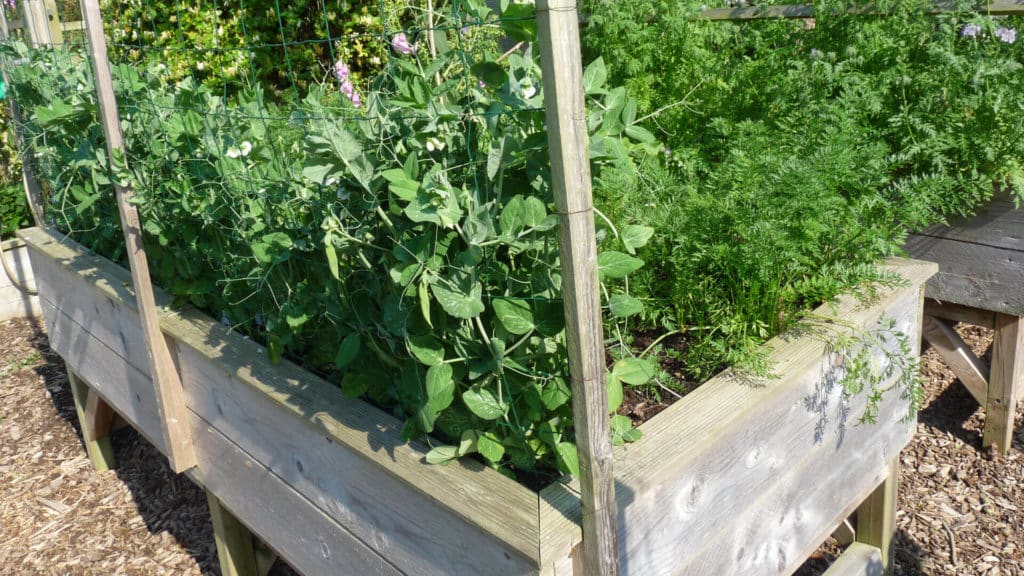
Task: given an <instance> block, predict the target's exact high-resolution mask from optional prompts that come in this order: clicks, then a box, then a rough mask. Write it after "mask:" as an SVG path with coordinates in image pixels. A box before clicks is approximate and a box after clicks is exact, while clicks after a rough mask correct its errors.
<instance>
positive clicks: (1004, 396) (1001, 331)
mask: <svg viewBox="0 0 1024 576" xmlns="http://www.w3.org/2000/svg"><path fill="white" fill-rule="evenodd" d="M995 332H996V335H995V342H993V344H992V369H991V370H990V374H989V381H988V398H987V402H986V405H985V432H984V435H983V436H982V441H981V443H982V446H984V447H986V448H987V447H989V446H992V445H995V446H996V449H997V450H998V451H999V452H1000V453H1001V454H1003V455H1006V453H1007V452H1009V451H1010V446H1011V443H1012V441H1013V418H1014V415H1015V414H1016V413H1017V396H1018V392H1019V391H1020V390H1021V388H1024V317H1020V316H1013V315H1010V314H1002V313H999V314H996V330H995Z"/></svg>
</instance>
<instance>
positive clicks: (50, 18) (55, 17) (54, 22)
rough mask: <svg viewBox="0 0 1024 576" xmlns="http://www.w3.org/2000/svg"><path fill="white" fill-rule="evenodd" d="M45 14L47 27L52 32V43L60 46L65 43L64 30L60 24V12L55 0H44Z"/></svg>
mask: <svg viewBox="0 0 1024 576" xmlns="http://www.w3.org/2000/svg"><path fill="white" fill-rule="evenodd" d="M42 4H43V15H44V16H45V17H46V27H47V29H48V30H49V33H50V44H52V45H54V46H60V45H62V44H64V30H63V28H61V24H60V14H59V13H58V12H57V2H56V1H55V0H43V2H42Z"/></svg>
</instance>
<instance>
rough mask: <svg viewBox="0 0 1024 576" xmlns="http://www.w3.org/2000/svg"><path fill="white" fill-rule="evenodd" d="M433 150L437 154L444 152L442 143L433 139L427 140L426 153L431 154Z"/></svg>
mask: <svg viewBox="0 0 1024 576" xmlns="http://www.w3.org/2000/svg"><path fill="white" fill-rule="evenodd" d="M435 150H437V151H438V152H440V151H441V150H444V142H442V141H440V140H438V139H437V138H433V137H431V138H427V151H428V152H433V151H435Z"/></svg>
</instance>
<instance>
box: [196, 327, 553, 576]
mask: <svg viewBox="0 0 1024 576" xmlns="http://www.w3.org/2000/svg"><path fill="white" fill-rule="evenodd" d="M179 358H180V361H181V369H182V378H183V381H184V382H185V383H186V395H187V400H188V405H189V408H190V410H193V411H195V412H196V413H197V414H199V415H200V416H201V417H203V419H204V420H206V421H207V422H210V423H211V425H212V426H214V427H215V428H217V430H219V431H220V432H221V433H222V434H223V435H224V436H225V437H228V438H232V439H233V440H234V441H235V442H236V443H237V444H238V445H239V447H240V448H242V449H243V450H245V451H246V453H248V454H249V455H250V456H251V457H252V458H253V459H255V460H256V461H257V462H261V463H264V464H265V465H266V466H267V467H268V468H269V469H270V470H271V471H272V472H273V473H274V474H275V475H276V476H278V477H279V478H281V479H282V480H284V481H285V482H286V483H287V484H288V485H289V486H291V487H293V488H294V489H295V490H296V491H298V492H299V493H301V494H303V495H305V497H306V498H308V499H310V500H311V501H312V502H314V503H315V504H316V505H317V506H318V507H320V508H321V509H322V510H324V511H325V512H326V513H327V514H328V515H329V516H330V517H332V518H335V519H337V520H338V521H339V522H340V523H341V524H342V525H344V526H346V527H348V529H349V530H350V531H351V532H352V533H353V535H355V536H356V537H357V538H359V539H360V540H361V541H363V542H365V543H366V544H367V545H368V546H369V547H370V548H371V549H373V550H375V551H377V552H378V553H379V554H381V555H382V556H384V557H386V558H388V559H389V561H390V562H391V563H392V564H394V565H395V566H396V567H397V568H399V569H400V570H402V571H404V572H409V573H414V574H418V575H423V576H428V575H436V576H442V575H448V574H525V573H528V572H530V571H531V570H535V568H534V566H535V563H534V561H533V556H534V555H535V547H536V540H534V541H533V543H532V545H533V548H532V549H531V548H527V549H526V550H516V549H515V548H513V547H511V546H509V545H507V544H503V543H501V542H500V541H498V540H497V539H496V538H495V537H494V536H492V535H490V534H488V533H486V532H484V531H483V530H481V529H480V528H479V527H478V526H476V525H475V524H473V523H470V522H467V521H466V520H465V519H462V518H459V517H458V516H457V515H455V514H454V513H452V512H451V511H449V510H447V509H446V508H445V507H444V506H442V505H440V504H439V503H438V502H437V501H436V500H435V499H432V498H426V497H424V496H423V495H422V494H421V493H420V492H418V491H417V490H416V489H415V488H414V487H413V486H410V485H409V484H408V483H407V482H406V481H405V480H404V479H402V478H399V477H396V476H392V475H391V474H389V473H387V472H385V471H383V470H381V469H380V468H378V467H376V466H373V465H372V463H371V462H370V461H368V460H367V459H365V458H364V457H363V456H362V455H361V454H359V453H358V452H356V451H353V450H351V449H350V448H348V447H347V446H345V445H344V444H341V443H338V442H336V441H335V439H334V437H333V436H332V435H330V434H328V433H326V432H325V431H324V430H323V429H322V428H321V427H318V426H313V425H311V424H310V423H309V422H308V421H307V417H309V416H312V417H313V418H314V419H319V418H323V419H328V418H330V417H331V415H332V413H333V412H334V411H333V410H332V409H331V407H330V406H321V407H320V408H319V411H320V412H319V414H316V413H314V414H304V415H299V414H294V413H290V412H286V411H284V410H282V409H281V406H280V404H278V403H277V402H276V401H275V400H274V399H272V398H270V397H269V396H268V395H267V394H264V393H263V392H261V391H259V390H257V389H255V388H253V387H252V386H250V385H248V384H247V383H245V382H242V381H241V380H239V379H238V378H237V377H234V376H231V375H229V374H227V373H226V372H225V371H224V370H223V368H221V366H220V365H219V364H220V363H221V362H223V361H225V360H226V361H228V362H229V363H231V364H232V365H236V362H237V361H238V360H240V359H239V358H231V357H221V358H218V359H217V360H210V359H208V358H207V357H205V356H203V355H201V354H200V353H199V352H197V351H195V350H193V349H191V348H189V347H188V346H184V345H183V346H181V348H180V350H179ZM240 370H245V367H241V368H240ZM336 401H337V402H338V403H342V402H345V401H346V400H345V399H344V398H343V397H342V396H341V394H340V392H338V396H337V399H336ZM394 448H395V446H394V444H390V445H389V444H382V445H378V446H377V447H376V449H377V450H379V451H380V452H382V453H385V454H386V453H388V452H389V451H391V450H392V449H394ZM420 468H423V469H426V471H428V472H429V471H430V470H431V468H430V467H426V466H423V465H420ZM453 489H454V487H452V486H444V485H440V484H438V485H436V486H435V490H437V491H448V490H453ZM533 502H534V506H533V510H532V513H533V514H536V497H534V500H533ZM506 506H507V505H506ZM497 512H498V513H502V514H505V515H506V517H507V518H508V520H509V521H510V522H511V521H515V516H516V515H517V512H516V511H515V510H510V509H508V508H507V507H506V508H503V509H501V510H498V511H497ZM524 544H525V543H524ZM439 550H444V551H445V552H444V553H443V554H439V553H437V551H439Z"/></svg>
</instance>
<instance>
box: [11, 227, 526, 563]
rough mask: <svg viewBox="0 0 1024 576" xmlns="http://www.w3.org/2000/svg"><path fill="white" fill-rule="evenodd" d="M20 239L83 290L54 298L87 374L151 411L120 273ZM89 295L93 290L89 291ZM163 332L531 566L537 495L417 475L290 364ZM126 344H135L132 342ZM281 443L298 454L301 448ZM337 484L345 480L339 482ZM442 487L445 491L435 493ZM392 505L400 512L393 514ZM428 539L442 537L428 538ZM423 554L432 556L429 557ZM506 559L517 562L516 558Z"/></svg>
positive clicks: (388, 433)
mask: <svg viewBox="0 0 1024 576" xmlns="http://www.w3.org/2000/svg"><path fill="white" fill-rule="evenodd" d="M24 235H25V236H26V239H28V240H29V241H30V243H32V245H33V246H37V247H38V251H39V255H38V256H34V257H35V258H38V259H40V260H41V261H43V262H42V264H41V267H42V268H44V269H45V270H46V271H47V276H46V277H47V278H52V279H53V283H55V284H57V285H68V286H82V287H81V288H80V289H75V290H64V291H61V292H59V293H58V294H56V295H52V297H54V298H60V299H61V301H62V303H64V304H65V305H66V306H67V307H68V309H69V310H70V313H72V314H75V315H76V316H77V319H78V321H79V322H78V324H80V325H82V326H85V327H87V328H88V331H89V332H90V333H92V334H94V335H96V336H97V338H99V340H100V341H102V342H104V343H106V345H105V346H104V348H106V349H107V350H106V351H105V352H102V351H101V352H102V353H101V354H97V353H94V352H92V351H90V350H86V351H83V353H82V354H80V356H83V357H85V358H84V360H85V361H88V362H90V364H91V366H92V368H93V369H94V370H97V371H98V372H100V373H102V367H103V364H104V363H108V364H109V365H110V366H111V367H112V368H113V369H115V370H120V371H124V372H127V374H122V375H120V377H118V378H115V379H114V380H115V384H116V385H117V386H119V387H120V388H123V389H124V390H123V391H121V390H119V391H118V394H117V395H118V397H119V398H120V397H121V396H122V395H123V396H124V398H125V399H127V400H129V402H128V403H129V408H135V409H136V411H137V410H138V409H139V408H141V406H133V405H132V402H134V400H132V396H131V395H130V393H131V389H132V387H133V386H134V387H136V388H138V389H140V390H144V391H145V390H148V393H149V394H150V396H149V398H148V399H146V398H145V397H143V398H139V399H138V400H139V403H140V404H145V403H146V402H151V401H152V385H151V384H147V383H144V382H142V383H140V382H135V383H133V384H131V385H129V384H127V380H128V378H129V377H133V378H137V377H139V376H141V378H142V379H143V380H145V379H146V375H145V374H144V372H143V371H144V369H145V368H147V367H148V366H146V365H145V364H144V365H143V366H135V364H137V363H140V362H139V357H140V356H141V355H143V354H144V350H142V349H141V347H140V346H138V342H137V340H138V336H137V335H139V334H140V332H139V330H140V328H139V326H138V323H137V322H138V321H137V316H136V315H135V314H134V311H131V312H130V313H127V314H126V313H118V312H115V311H114V310H113V308H116V307H118V306H120V307H122V308H128V309H129V310H131V307H130V305H126V304H124V302H125V301H126V300H127V301H128V302H132V301H133V299H132V295H131V291H130V289H128V288H127V287H126V286H125V283H126V281H127V278H126V274H125V271H124V270H123V269H121V268H119V267H117V266H115V265H113V264H111V263H110V262H108V261H106V260H104V259H102V258H98V257H96V256H93V255H88V254H84V253H82V251H81V249H80V248H75V247H74V245H73V243H70V242H66V243H59V242H57V241H56V238H55V237H54V236H53V235H52V234H50V233H46V232H41V231H38V230H36V231H28V232H26V233H25V234H24ZM85 285H89V286H85ZM92 285H95V286H96V287H95V288H93V287H92ZM51 292H53V290H52V288H51V287H50V286H49V283H47V286H44V294H45V295H46V296H47V297H51V294H50V293H51ZM157 296H158V297H160V296H161V294H160V293H159V292H158V293H157ZM51 308H53V306H52V305H51ZM51 315H52V316H54V317H55V318H61V317H62V315H59V314H58V315H53V314H51ZM67 321H68V322H70V320H67ZM163 322H164V329H165V330H167V331H168V333H170V334H173V335H174V336H175V337H176V338H179V339H182V340H183V341H185V342H186V343H187V345H186V346H183V348H188V349H190V350H194V351H195V352H196V353H197V354H199V355H201V356H205V357H206V358H209V359H213V361H217V362H222V363H225V364H224V365H223V366H222V367H220V368H219V369H218V370H219V372H220V375H219V376H218V377H219V378H224V379H226V378H231V379H233V381H237V383H240V384H239V385H240V386H241V385H242V384H244V386H245V387H248V388H249V389H251V390H252V391H253V392H252V394H255V393H259V394H263V395H265V396H266V397H267V398H268V399H269V400H268V402H271V403H273V404H276V405H277V407H278V409H279V410H280V411H281V412H283V413H285V414H287V415H288V417H289V418H297V419H298V420H300V422H299V424H301V425H303V426H307V427H309V428H310V430H311V431H310V432H309V433H308V434H309V435H313V436H315V435H317V434H321V435H323V437H324V438H325V441H324V443H325V444H329V443H336V444H339V445H344V446H347V447H348V448H350V449H351V450H352V451H353V452H354V453H355V454H357V455H358V458H356V460H358V459H359V458H362V459H365V460H367V461H368V462H367V463H365V464H363V466H364V467H366V468H371V469H374V470H377V471H378V474H380V475H384V476H387V478H391V477H397V478H402V479H403V481H404V482H406V483H408V484H409V486H410V487H409V488H408V489H406V491H405V493H417V494H419V495H420V497H421V498H423V499H425V500H429V501H430V502H432V503H431V504H425V505H424V506H426V507H428V508H429V507H430V506H434V505H435V504H436V505H438V506H440V507H441V508H442V509H444V508H448V509H451V510H453V511H454V512H453V514H454V515H455V516H456V517H457V519H458V520H457V521H459V522H464V523H468V524H471V525H474V526H477V527H478V528H482V529H483V530H484V532H489V533H493V534H495V535H497V539H499V540H500V541H502V542H505V543H506V544H505V545H504V546H505V547H510V548H511V549H512V550H515V551H517V553H518V554H521V555H522V556H524V557H529V558H535V556H536V554H537V533H538V527H537V525H538V521H537V505H538V504H537V495H536V494H535V493H533V492H532V491H530V490H529V489H527V488H525V487H523V486H521V485H519V484H517V483H516V482H514V481H512V480H510V479H508V478H506V477H504V476H502V475H501V474H498V473H496V472H495V471H494V470H491V469H489V468H486V467H484V466H482V465H480V464H477V463H474V462H460V463H456V464H453V465H450V466H441V467H435V466H424V465H423V464H422V459H423V456H424V454H425V452H426V450H427V447H426V446H425V445H423V444H419V443H416V444H411V445H403V444H400V441H399V432H400V429H401V423H400V422H399V421H397V420H395V419H394V418H392V417H391V416H389V415H387V414H384V413H383V412H381V411H380V410H378V409H376V408H373V407H371V406H369V405H368V404H365V403H363V402H358V401H353V400H350V399H345V398H343V397H342V396H341V394H340V391H339V390H338V388H337V387H336V386H334V385H331V384H329V383H327V382H325V381H323V380H321V379H319V378H317V377H315V376H313V375H312V374H309V373H308V372H305V371H303V370H302V369H300V368H298V367H296V366H295V365H294V364H291V363H289V362H282V363H281V364H279V365H276V366H272V365H271V364H270V363H269V361H267V359H266V350H265V349H264V348H262V347H260V346H258V345H256V344H254V343H253V342H251V341H249V340H247V339H245V338H243V337H242V336H240V335H238V334H234V333H231V332H229V331H228V330H227V329H226V328H225V327H223V326H221V325H219V324H217V323H215V322H212V321H211V320H209V319H208V318H206V317H205V316H202V315H200V314H198V313H195V312H191V311H179V312H173V313H172V312H169V311H166V310H164V318H163ZM133 330H134V332H133ZM133 335H136V336H135V337H134V338H133V337H132V336H133ZM133 341H135V344H134V345H133V344H132V342H133ZM86 343H87V347H90V348H97V346H96V345H95V343H93V342H89V341H88V340H86ZM68 347H69V348H70V346H68ZM118 354H120V355H121V356H122V357H125V358H128V360H129V361H128V362H124V361H121V362H120V364H121V366H118V365H117V360H115V359H113V358H111V356H112V355H113V356H116V355H118ZM99 357H102V360H101V361H100V362H99V363H98V365H97V362H96V360H95V359H96V358H99ZM127 368H130V370H128V369H127ZM83 373H84V372H83ZM147 387H148V388H147ZM143 400H146V402H143ZM122 401H124V400H122ZM116 405H117V403H115V406H116ZM129 416H135V417H136V420H138V414H129ZM247 418H248V417H244V418H242V419H247ZM143 427H144V428H147V429H148V430H150V432H152V431H153V430H154V428H153V427H152V422H151V421H147V422H146V423H144V425H143ZM288 442H291V443H292V445H296V444H299V443H301V442H303V440H288ZM300 448H301V446H300ZM317 473H318V474H322V475H324V476H330V475H332V473H330V472H323V471H321V472H317ZM338 475H339V477H344V474H341V473H338ZM335 482H336V480H335ZM442 486H443V487H445V488H444V489H439V488H438V487H442ZM398 505H401V503H397V504H395V506H398ZM384 508H385V509H386V508H387V506H385V507H384ZM424 509H425V508H414V507H409V510H406V511H403V514H405V515H406V516H409V515H412V514H413V513H414V510H419V511H422V510H424ZM431 514H433V513H431ZM408 520H409V518H405V520H403V522H405V521H408ZM392 522H394V521H392ZM417 522H418V525H423V526H428V527H434V528H436V522H437V520H432V519H430V518H420V519H419V520H416V521H415V522H413V524H416V523H417ZM405 530H406V528H401V529H399V530H397V532H396V534H397V535H398V536H396V538H398V539H401V538H404V537H405V536H404V531H405ZM435 531H436V530H435ZM430 538H434V539H437V538H445V536H443V535H434V536H431V537H430ZM389 545H392V546H400V545H401V544H393V543H389ZM430 554H431V555H432V556H436V554H434V553H430ZM512 556H513V557H515V558H518V557H519V556H517V555H516V554H512ZM517 561H518V560H517ZM437 562H441V561H440V560H437ZM505 562H506V563H507V562H512V559H506V560H505Z"/></svg>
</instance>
